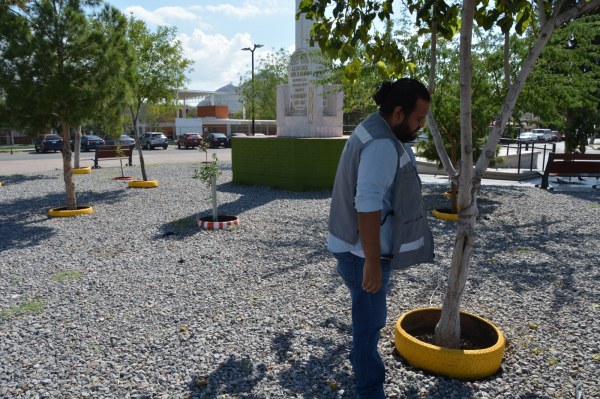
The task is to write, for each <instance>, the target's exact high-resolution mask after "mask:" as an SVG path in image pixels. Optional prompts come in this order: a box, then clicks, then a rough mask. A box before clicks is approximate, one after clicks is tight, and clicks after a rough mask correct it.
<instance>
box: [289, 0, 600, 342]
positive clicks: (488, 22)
mask: <svg viewBox="0 0 600 399" xmlns="http://www.w3.org/2000/svg"><path fill="white" fill-rule="evenodd" d="M330 3H335V7H334V9H333V11H332V14H331V16H329V15H328V13H326V11H329V10H328V9H327V7H328V5H329V4H330ZM393 3H394V2H393V1H391V0H385V1H369V2H354V1H335V2H333V1H331V0H327V1H317V0H303V1H302V2H301V4H300V12H306V13H307V15H306V16H307V18H310V19H315V20H316V23H315V25H314V27H313V30H312V37H313V39H314V40H315V41H317V42H318V44H319V46H320V47H321V49H323V50H324V51H326V52H327V53H328V54H329V55H330V56H332V57H336V56H337V58H339V59H340V60H341V61H342V62H346V61H347V60H348V59H350V58H351V57H353V56H354V55H355V48H356V47H357V44H358V43H362V44H363V45H365V47H366V49H367V53H368V54H370V55H371V57H372V58H373V59H379V60H380V62H385V63H386V65H390V66H392V67H393V73H390V76H398V75H401V74H403V73H405V71H406V70H407V61H406V59H405V57H404V55H403V54H399V53H398V52H397V51H396V43H395V42H388V43H383V42H382V41H381V34H380V33H379V32H378V31H377V30H372V27H373V21H375V20H376V19H379V20H382V21H389V20H390V18H391V15H392V13H393V8H392V5H393ZM405 3H406V4H407V5H408V7H409V9H410V10H411V11H414V12H415V13H416V18H417V21H418V22H424V23H425V24H426V25H427V26H428V29H429V30H430V31H431V32H432V39H433V38H435V37H436V36H437V32H438V30H439V31H440V32H451V31H452V30H454V29H455V27H456V26H457V20H456V15H458V14H457V12H458V11H460V40H459V43H460V78H459V84H460V115H459V120H460V130H461V139H460V143H461V153H460V159H461V162H460V169H459V173H458V174H456V171H455V170H454V168H453V167H452V165H451V164H449V162H447V158H448V157H447V155H445V156H444V154H442V152H444V153H445V151H444V150H443V146H442V145H441V140H440V138H439V133H437V128H436V126H432V122H434V123H435V120H433V118H428V123H429V125H430V128H432V127H433V128H432V131H433V133H434V140H435V141H436V147H437V149H438V153H440V154H439V155H440V157H441V158H442V160H444V159H446V160H445V161H443V164H444V167H445V168H446V170H447V171H448V174H449V176H450V178H451V179H453V180H455V181H457V182H458V187H459V191H458V195H459V196H458V206H459V207H460V209H461V210H460V213H459V221H458V224H457V232H456V242H455V247H454V251H453V255H452V262H451V266H450V274H449V277H448V289H447V291H446V296H445V299H444V303H443V306H442V316H441V319H440V322H439V323H438V325H437V327H436V342H437V343H438V344H439V345H441V346H443V347H447V348H457V347H458V343H459V338H460V318H459V315H460V303H461V300H462V295H463V293H464V288H465V283H466V280H467V276H468V271H469V264H470V259H471V254H472V251H473V246H474V239H475V220H476V216H477V214H478V206H477V193H478V191H479V188H480V185H481V177H482V175H483V172H484V171H485V169H487V166H488V165H489V163H490V161H491V160H492V159H493V157H494V156H495V153H496V151H495V149H496V145H497V144H498V142H499V140H500V136H501V133H502V131H503V130H504V129H505V128H506V125H507V123H508V121H509V118H510V117H511V115H512V112H513V109H514V107H515V103H516V101H517V99H518V97H519V94H520V93H521V90H522V88H523V85H524V84H525V82H526V80H527V78H528V77H529V74H530V73H531V70H532V69H533V66H534V65H535V63H536V61H537V59H538V58H539V55H540V53H541V51H542V50H543V48H544V47H545V46H546V44H547V43H548V40H549V39H550V37H551V35H552V33H553V32H554V30H556V29H557V28H558V27H561V26H563V25H565V24H567V23H568V22H570V21H571V20H573V19H574V18H578V17H580V16H582V15H585V14H587V13H590V12H593V11H594V10H596V9H598V8H599V7H600V0H579V1H569V0H558V1H551V0H537V1H536V2H535V4H531V3H529V2H526V1H519V2H506V1H496V2H495V4H494V7H491V6H490V7H488V3H489V2H488V1H486V0H464V1H462V2H461V3H460V4H452V3H448V2H446V1H443V0H435V1H433V2H432V1H430V0H406V1H405ZM534 11H537V12H538V20H539V21H540V26H541V29H540V32H539V34H538V35H537V37H536V40H535V42H534V44H533V46H532V47H531V49H530V52H529V55H528V57H527V58H526V59H525V60H524V62H523V63H522V65H521V66H520V71H519V73H518V74H517V76H516V79H515V80H514V81H513V82H512V85H511V86H510V88H508V91H507V94H506V96H505V99H504V102H503V104H502V107H501V109H500V112H498V115H499V116H498V117H497V118H496V124H495V126H494V128H493V129H492V131H491V133H490V135H489V138H488V141H487V143H486V145H485V147H484V149H483V151H482V153H481V156H480V157H479V159H478V160H477V163H476V164H474V162H473V149H474V143H473V134H472V130H473V126H472V111H473V93H472V80H473V76H472V70H473V69H472V66H473V65H472V63H473V60H472V47H473V44H472V36H473V29H474V26H475V21H477V24H478V25H479V26H481V27H482V28H484V29H491V28H492V27H495V26H497V27H499V28H500V30H501V31H502V32H503V33H505V32H506V31H509V30H510V29H511V28H512V27H515V29H516V31H517V33H522V32H523V31H524V29H525V28H526V24H527V23H528V21H530V20H531V15H532V14H533V12H534ZM432 43H433V42H432ZM432 54H435V51H433V49H432ZM434 59H435V58H434V57H433V56H432V60H434ZM432 64H433V62H432ZM433 71H434V67H433V66H432V72H433ZM432 76H435V74H434V73H432ZM430 90H431V85H430Z"/></svg>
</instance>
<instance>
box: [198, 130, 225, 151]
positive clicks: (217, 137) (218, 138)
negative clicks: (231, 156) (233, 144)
mask: <svg viewBox="0 0 600 399" xmlns="http://www.w3.org/2000/svg"><path fill="white" fill-rule="evenodd" d="M204 141H206V142H207V143H208V146H209V147H210V148H218V147H225V148H227V147H229V139H228V138H227V136H225V135H224V134H223V133H209V134H208V135H207V136H206V137H205V138H204Z"/></svg>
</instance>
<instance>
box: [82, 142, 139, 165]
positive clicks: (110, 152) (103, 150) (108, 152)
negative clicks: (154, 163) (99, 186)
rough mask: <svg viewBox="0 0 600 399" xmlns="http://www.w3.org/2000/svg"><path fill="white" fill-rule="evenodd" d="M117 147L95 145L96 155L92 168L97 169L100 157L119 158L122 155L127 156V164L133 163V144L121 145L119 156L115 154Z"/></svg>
mask: <svg viewBox="0 0 600 399" xmlns="http://www.w3.org/2000/svg"><path fill="white" fill-rule="evenodd" d="M117 147H118V146H116V145H101V146H98V147H96V156H95V157H94V166H92V168H94V169H98V168H100V165H98V160H100V159H119V158H122V157H128V158H129V159H128V160H129V163H127V164H126V165H127V166H132V165H133V160H132V156H133V147H134V146H133V145H132V146H121V156H118V155H117Z"/></svg>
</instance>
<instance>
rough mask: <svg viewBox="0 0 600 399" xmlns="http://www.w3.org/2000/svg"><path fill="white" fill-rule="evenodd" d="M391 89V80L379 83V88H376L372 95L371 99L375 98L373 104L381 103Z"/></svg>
mask: <svg viewBox="0 0 600 399" xmlns="http://www.w3.org/2000/svg"><path fill="white" fill-rule="evenodd" d="M391 90H392V82H391V81H389V80H386V81H385V82H383V83H381V84H380V85H379V88H378V89H377V92H376V93H375V95H374V96H373V100H375V104H377V105H381V104H383V102H384V101H385V99H386V98H387V96H388V94H389V93H390V91H391Z"/></svg>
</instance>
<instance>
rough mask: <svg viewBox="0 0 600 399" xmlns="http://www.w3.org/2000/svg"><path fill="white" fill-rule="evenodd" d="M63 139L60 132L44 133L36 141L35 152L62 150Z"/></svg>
mask: <svg viewBox="0 0 600 399" xmlns="http://www.w3.org/2000/svg"><path fill="white" fill-rule="evenodd" d="M62 145H63V139H62V137H60V136H59V135H58V134H42V135H40V136H39V137H38V138H37V139H36V140H35V143H34V147H35V152H46V151H54V152H56V151H61V150H62Z"/></svg>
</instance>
